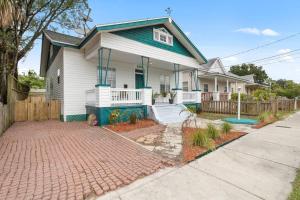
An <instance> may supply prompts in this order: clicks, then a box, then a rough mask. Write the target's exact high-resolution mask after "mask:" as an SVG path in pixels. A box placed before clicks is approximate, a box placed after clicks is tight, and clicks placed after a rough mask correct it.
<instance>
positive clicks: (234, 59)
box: [222, 56, 239, 65]
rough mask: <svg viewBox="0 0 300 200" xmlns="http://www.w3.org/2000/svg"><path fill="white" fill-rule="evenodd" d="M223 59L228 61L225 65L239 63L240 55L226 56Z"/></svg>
mask: <svg viewBox="0 0 300 200" xmlns="http://www.w3.org/2000/svg"><path fill="white" fill-rule="evenodd" d="M222 61H223V62H224V63H226V64H225V65H234V64H236V63H238V61H239V59H238V57H235V56H231V57H228V58H224V59H223V60H222Z"/></svg>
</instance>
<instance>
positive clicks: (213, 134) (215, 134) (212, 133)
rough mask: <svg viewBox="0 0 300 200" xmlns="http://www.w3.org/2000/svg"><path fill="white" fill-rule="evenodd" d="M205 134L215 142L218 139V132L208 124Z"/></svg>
mask: <svg viewBox="0 0 300 200" xmlns="http://www.w3.org/2000/svg"><path fill="white" fill-rule="evenodd" d="M206 134H207V136H208V137H209V138H211V139H213V140H215V139H217V138H218V137H220V132H219V131H218V129H217V128H216V127H215V126H214V125H213V124H208V125H207V129H206Z"/></svg>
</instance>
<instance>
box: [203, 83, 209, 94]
mask: <svg viewBox="0 0 300 200" xmlns="http://www.w3.org/2000/svg"><path fill="white" fill-rule="evenodd" d="M203 87H204V88H203V91H204V92H208V84H207V83H204V84H203Z"/></svg>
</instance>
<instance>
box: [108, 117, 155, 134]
mask: <svg viewBox="0 0 300 200" xmlns="http://www.w3.org/2000/svg"><path fill="white" fill-rule="evenodd" d="M154 125H157V123H156V122H155V121H153V120H151V119H143V120H138V121H137V122H136V124H130V123H129V122H121V123H117V124H114V125H107V126H106V128H108V129H110V130H112V131H115V132H117V133H121V132H129V131H132V130H136V129H141V128H146V127H150V126H154Z"/></svg>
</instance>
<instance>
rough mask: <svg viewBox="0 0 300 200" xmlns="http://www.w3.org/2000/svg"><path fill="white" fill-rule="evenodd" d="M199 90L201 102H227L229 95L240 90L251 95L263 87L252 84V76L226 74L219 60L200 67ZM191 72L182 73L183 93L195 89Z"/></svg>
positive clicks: (212, 60) (216, 59)
mask: <svg viewBox="0 0 300 200" xmlns="http://www.w3.org/2000/svg"><path fill="white" fill-rule="evenodd" d="M197 77H198V79H197V81H198V83H197V84H196V85H199V87H200V90H201V100H202V101H210V100H214V101H227V100H230V98H231V94H232V93H236V92H237V90H238V88H241V93H244V94H251V93H252V92H253V90H255V89H257V88H259V87H265V86H264V85H261V84H258V83H255V82H254V78H253V77H254V75H247V76H238V75H236V74H233V73H230V72H228V71H227V70H226V69H225V67H224V65H223V63H222V61H221V60H220V58H212V59H209V60H208V62H207V63H206V64H203V65H201V68H199V70H198V75H197ZM194 80H195V79H194V75H193V72H184V74H183V82H182V85H183V87H182V88H183V91H193V90H194V89H196V86H195V81H194Z"/></svg>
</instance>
